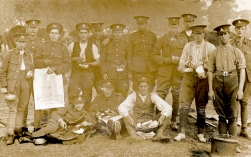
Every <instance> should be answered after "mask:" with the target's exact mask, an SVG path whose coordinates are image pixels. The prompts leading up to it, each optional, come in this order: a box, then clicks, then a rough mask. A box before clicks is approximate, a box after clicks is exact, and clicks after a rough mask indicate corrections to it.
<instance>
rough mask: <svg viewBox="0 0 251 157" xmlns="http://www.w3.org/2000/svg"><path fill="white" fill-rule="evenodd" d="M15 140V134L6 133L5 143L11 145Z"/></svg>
mask: <svg viewBox="0 0 251 157" xmlns="http://www.w3.org/2000/svg"><path fill="white" fill-rule="evenodd" d="M14 142H15V135H8V136H7V139H6V144H7V145H12V144H13V143H14Z"/></svg>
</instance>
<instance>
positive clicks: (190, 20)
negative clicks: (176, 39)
mask: <svg viewBox="0 0 251 157" xmlns="http://www.w3.org/2000/svg"><path fill="white" fill-rule="evenodd" d="M181 17H183V19H184V21H183V24H184V26H185V29H184V30H183V31H182V32H180V33H181V34H183V35H185V36H186V37H187V40H188V42H190V41H194V37H193V36H192V30H191V29H190V27H192V26H193V24H194V19H195V18H197V16H196V15H194V14H182V15H181Z"/></svg>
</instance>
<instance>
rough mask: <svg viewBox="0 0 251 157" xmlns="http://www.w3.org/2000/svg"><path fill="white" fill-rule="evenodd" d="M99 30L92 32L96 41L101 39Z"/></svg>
mask: <svg viewBox="0 0 251 157" xmlns="http://www.w3.org/2000/svg"><path fill="white" fill-rule="evenodd" d="M101 33H102V32H101V30H95V29H94V30H93V36H94V37H95V38H96V39H99V38H100V37H101Z"/></svg>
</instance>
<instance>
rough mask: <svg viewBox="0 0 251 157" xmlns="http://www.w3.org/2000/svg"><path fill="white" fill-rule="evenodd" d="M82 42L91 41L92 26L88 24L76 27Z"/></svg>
mask: <svg viewBox="0 0 251 157" xmlns="http://www.w3.org/2000/svg"><path fill="white" fill-rule="evenodd" d="M76 29H77V30H78V36H79V40H80V42H86V41H87V40H88V39H89V35H90V29H91V25H90V24H88V23H79V24H77V25H76Z"/></svg>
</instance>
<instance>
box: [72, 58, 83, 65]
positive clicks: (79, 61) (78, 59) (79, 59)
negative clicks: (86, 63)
mask: <svg viewBox="0 0 251 157" xmlns="http://www.w3.org/2000/svg"><path fill="white" fill-rule="evenodd" d="M71 60H72V61H75V62H77V63H78V64H81V63H82V61H83V59H82V58H80V57H72V58H71Z"/></svg>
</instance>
